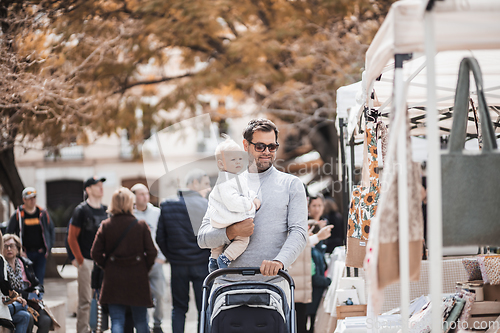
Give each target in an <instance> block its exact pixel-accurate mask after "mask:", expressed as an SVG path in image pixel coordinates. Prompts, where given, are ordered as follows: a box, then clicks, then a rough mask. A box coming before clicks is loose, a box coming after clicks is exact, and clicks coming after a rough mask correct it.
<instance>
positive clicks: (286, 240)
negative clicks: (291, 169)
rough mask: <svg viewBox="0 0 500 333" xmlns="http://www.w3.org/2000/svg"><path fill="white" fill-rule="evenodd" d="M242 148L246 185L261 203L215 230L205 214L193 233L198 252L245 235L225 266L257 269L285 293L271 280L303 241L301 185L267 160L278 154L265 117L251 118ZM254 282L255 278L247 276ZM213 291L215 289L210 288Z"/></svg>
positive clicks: (273, 130) (274, 131)
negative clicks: (243, 216) (246, 216)
mask: <svg viewBox="0 0 500 333" xmlns="http://www.w3.org/2000/svg"><path fill="white" fill-rule="evenodd" d="M243 138H244V140H243V147H244V149H245V151H246V152H248V157H249V166H248V171H246V172H244V173H242V176H246V177H248V185H249V187H250V189H251V190H253V191H254V192H255V193H257V197H258V198H259V200H260V201H261V203H262V205H261V207H260V209H259V211H257V213H256V214H255V219H253V220H252V219H247V220H244V221H242V222H238V223H234V224H232V225H231V226H229V227H227V228H222V229H216V228H213V227H211V225H210V216H208V215H209V214H206V215H205V217H204V218H203V222H202V225H201V227H200V230H199V232H198V244H199V245H200V247H201V248H215V247H219V246H222V245H227V244H229V243H230V242H231V240H233V239H234V238H235V237H236V236H241V237H250V242H249V244H248V247H247V249H246V250H245V252H243V253H242V254H241V255H240V256H239V257H238V258H236V259H235V260H234V261H232V262H231V264H230V266H229V267H250V266H254V267H260V271H261V273H262V275H264V277H260V279H262V280H264V281H267V282H271V283H275V284H277V285H279V286H280V287H282V289H283V290H285V291H287V290H288V291H289V290H290V288H289V286H288V284H287V283H286V282H285V281H284V280H283V279H282V278H281V277H278V276H276V275H277V274H278V271H279V270H280V269H287V268H288V267H289V266H290V264H292V263H293V262H294V261H295V259H296V258H297V256H298V255H299V254H300V253H301V252H302V249H303V248H304V246H305V245H306V241H307V231H306V230H307V199H306V194H305V190H304V186H303V185H302V182H301V181H300V180H299V179H298V178H297V177H295V176H293V175H290V174H286V173H284V172H281V171H278V170H277V169H276V168H275V167H274V166H273V162H274V160H275V159H276V151H277V150H278V147H279V143H278V129H277V127H276V125H275V124H274V123H273V122H271V121H270V120H267V119H255V120H251V121H250V122H249V123H248V125H247V127H246V129H245V130H244V132H243ZM241 279H246V277H240V276H230V275H228V276H226V277H224V278H219V279H218V280H217V281H216V282H217V283H228V282H235V281H238V280H241ZM251 279H253V280H255V279H256V277H251ZM212 289H215V288H212Z"/></svg>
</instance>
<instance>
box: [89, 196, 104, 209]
mask: <svg viewBox="0 0 500 333" xmlns="http://www.w3.org/2000/svg"><path fill="white" fill-rule="evenodd" d="M87 204H88V205H89V206H90V207H92V208H95V209H99V208H101V206H102V205H101V200H100V199H96V198H91V197H88V198H87Z"/></svg>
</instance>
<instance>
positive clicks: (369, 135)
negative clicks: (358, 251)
mask: <svg viewBox="0 0 500 333" xmlns="http://www.w3.org/2000/svg"><path fill="white" fill-rule="evenodd" d="M374 125H375V124H373V123H368V124H367V126H366V131H365V143H366V149H367V153H368V165H367V166H364V167H368V175H369V179H368V186H363V185H356V186H354V190H353V192H352V199H351V205H350V207H349V223H348V227H347V237H353V238H357V239H360V240H365V241H367V240H368V235H369V233H370V223H371V219H372V218H373V216H375V213H376V212H377V202H378V198H379V192H380V182H379V173H378V160H377V157H378V153H377V136H376V134H375V126H374Z"/></svg>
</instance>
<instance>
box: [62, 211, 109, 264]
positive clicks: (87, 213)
mask: <svg viewBox="0 0 500 333" xmlns="http://www.w3.org/2000/svg"><path fill="white" fill-rule="evenodd" d="M80 205H81V207H82V210H83V212H84V213H85V215H86V218H87V220H89V219H92V211H91V210H90V207H89V205H88V204H86V203H85V202H84V204H83V205H82V204H79V205H78V206H76V207H75V210H76V209H77V208H78V207H80ZM102 206H103V207H104V208H105V209H107V207H106V206H104V205H102ZM73 212H74V211H73ZM72 222H73V216H71V218H70V219H69V222H68V226H67V227H66V237H65V239H64V246H65V247H66V252H67V253H68V259H67V260H66V263H71V262H72V261H73V260H74V259H75V256H74V255H73V252H72V251H71V248H70V247H69V242H68V235H69V226H70V225H71V223H72ZM66 263H65V264H64V265H63V267H64V266H65V265H66Z"/></svg>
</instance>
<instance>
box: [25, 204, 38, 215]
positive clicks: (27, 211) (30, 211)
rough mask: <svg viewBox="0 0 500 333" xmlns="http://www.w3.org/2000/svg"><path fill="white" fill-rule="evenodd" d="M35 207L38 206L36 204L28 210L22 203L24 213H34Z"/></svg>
mask: <svg viewBox="0 0 500 333" xmlns="http://www.w3.org/2000/svg"><path fill="white" fill-rule="evenodd" d="M37 207H38V206H36V205H35V207H33V209H30V210H28V209H27V208H26V205H23V210H24V211H25V212H26V213H28V214H34V213H35V212H36V208H37Z"/></svg>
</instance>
